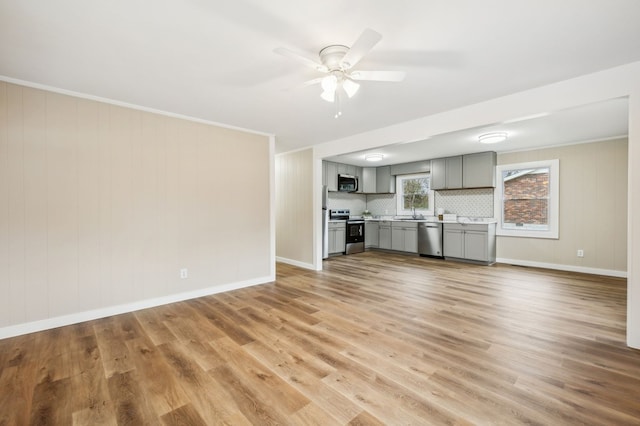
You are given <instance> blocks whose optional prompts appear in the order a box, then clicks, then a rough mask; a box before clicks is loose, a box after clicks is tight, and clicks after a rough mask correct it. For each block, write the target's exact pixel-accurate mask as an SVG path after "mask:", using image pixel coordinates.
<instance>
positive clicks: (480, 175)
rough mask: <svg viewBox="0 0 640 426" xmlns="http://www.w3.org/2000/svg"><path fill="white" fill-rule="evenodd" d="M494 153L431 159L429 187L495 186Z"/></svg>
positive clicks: (440, 188)
mask: <svg viewBox="0 0 640 426" xmlns="http://www.w3.org/2000/svg"><path fill="white" fill-rule="evenodd" d="M495 170H496V153H495V152H493V151H491V152H479V153H477V154H466V155H458V156H455V157H447V158H436V159H434V160H431V189H434V190H442V189H461V188H489V187H495V186H496V177H495Z"/></svg>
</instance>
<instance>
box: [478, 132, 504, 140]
mask: <svg viewBox="0 0 640 426" xmlns="http://www.w3.org/2000/svg"><path fill="white" fill-rule="evenodd" d="M507 136H508V135H507V132H491V133H485V134H483V135H480V136H478V142H480V143H499V142H504V141H506V140H507Z"/></svg>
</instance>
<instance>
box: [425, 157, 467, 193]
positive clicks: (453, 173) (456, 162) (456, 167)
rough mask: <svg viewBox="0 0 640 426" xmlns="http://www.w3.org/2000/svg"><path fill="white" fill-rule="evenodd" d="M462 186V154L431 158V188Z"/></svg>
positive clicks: (455, 187)
mask: <svg viewBox="0 0 640 426" xmlns="http://www.w3.org/2000/svg"><path fill="white" fill-rule="evenodd" d="M460 188H462V156H461V155H458V156H455V157H447V158H436V159H435V160H431V189H435V190H439V189H460Z"/></svg>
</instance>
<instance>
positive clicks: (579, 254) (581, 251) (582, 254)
mask: <svg viewBox="0 0 640 426" xmlns="http://www.w3.org/2000/svg"><path fill="white" fill-rule="evenodd" d="M578 257H584V250H582V249H580V250H578Z"/></svg>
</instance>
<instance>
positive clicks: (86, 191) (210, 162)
mask: <svg viewBox="0 0 640 426" xmlns="http://www.w3.org/2000/svg"><path fill="white" fill-rule="evenodd" d="M271 143H272V142H270V140H269V137H267V136H264V135H258V134H252V133H249V132H242V131H238V130H232V129H227V128H222V127H216V126H212V125H208V124H202V123H196V122H193V121H187V120H183V119H178V118H172V117H168V116H164V115H159V114H153V113H149V112H143V111H139V110H135V109H129V108H124V107H119V106H114V105H110V104H106V103H101V102H96V101H92V100H86V99H80V98H75V97H71V96H66V95H61V94H57V93H53V92H48V91H43V90H37V89H32V88H26V87H22V86H18V85H14V84H9V83H4V82H0V331H2V330H1V328H2V327H7V326H10V325H16V324H22V323H28V322H33V321H37V320H46V319H49V318H55V317H61V316H65V315H71V316H73V315H74V314H77V313H79V312H83V311H92V310H100V309H105V308H109V307H112V306H117V305H131V304H134V303H136V302H138V301H142V300H149V299H154V298H156V299H157V298H166V297H169V296H171V295H175V294H185V293H189V292H194V291H197V290H200V289H211V288H213V287H219V286H223V285H236V284H241V283H244V284H247V283H257V282H265V281H266V280H268V279H269V278H270V274H271V273H272V271H273V269H272V267H273V265H272V262H271V259H272V258H273V256H272V253H271V225H270V216H269V212H270V208H271V206H270V199H271V198H270V184H271V182H272V181H271V178H270V174H271V173H272V171H271V164H272V163H271V161H272V155H273V154H272V148H271V147H270V144H271ZM180 268H188V273H189V277H188V278H187V279H180V277H179V270H180ZM42 328H46V325H44V326H43V327H42Z"/></svg>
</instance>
